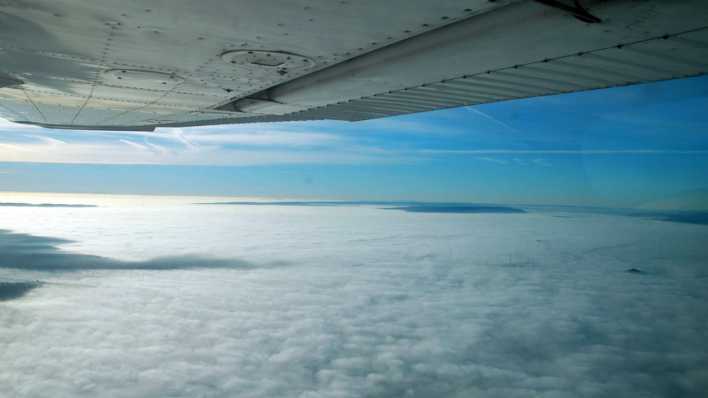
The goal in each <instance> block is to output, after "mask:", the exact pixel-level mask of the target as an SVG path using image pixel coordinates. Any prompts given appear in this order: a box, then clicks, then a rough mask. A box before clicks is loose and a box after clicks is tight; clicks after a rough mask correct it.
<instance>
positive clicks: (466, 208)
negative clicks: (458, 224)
mask: <svg viewBox="0 0 708 398" xmlns="http://www.w3.org/2000/svg"><path fill="white" fill-rule="evenodd" d="M385 210H402V211H406V212H409V213H454V214H478V213H496V214H498V213H502V214H514V213H526V211H525V210H523V209H518V208H515V207H507V206H487V205H436V206H430V205H426V206H399V207H387V208H385Z"/></svg>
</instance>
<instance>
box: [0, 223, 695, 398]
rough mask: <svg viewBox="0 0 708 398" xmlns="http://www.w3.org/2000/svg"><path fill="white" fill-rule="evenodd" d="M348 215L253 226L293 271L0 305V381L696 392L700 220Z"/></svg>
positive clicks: (235, 391)
mask: <svg viewBox="0 0 708 398" xmlns="http://www.w3.org/2000/svg"><path fill="white" fill-rule="evenodd" d="M224 211H231V210H230V209H225V210H224ZM282 211H283V212H286V213H287V212H313V211H315V212H320V214H325V216H323V217H324V218H326V214H327V212H331V214H335V215H336V214H341V213H337V212H338V211H339V212H341V211H342V210H341V209H307V210H302V209H292V210H290V209H284V210H282ZM356 211H359V212H361V213H360V214H359V215H358V216H356V215H354V216H351V217H350V219H345V220H343V221H340V222H339V224H338V225H337V224H336V223H335V224H328V222H321V223H320V224H318V225H317V227H319V228H329V229H328V230H327V231H328V233H330V234H332V236H330V237H328V236H327V234H322V233H319V232H318V233H315V232H314V231H303V232H302V234H301V235H302V236H290V235H288V234H287V232H288V231H287V230H285V231H282V232H284V233H286V235H277V234H276V235H273V231H271V232H270V234H271V236H272V239H271V240H270V241H269V242H267V243H268V245H271V246H272V245H276V246H278V248H277V249H273V248H271V249H270V250H275V251H276V253H271V255H273V256H275V257H280V258H281V259H283V260H289V261H291V262H293V263H295V265H293V266H289V267H282V268H277V267H276V268H267V269H259V268H258V267H255V268H249V269H231V270H228V269H202V270H169V271H155V270H135V271H90V272H89V271H86V272H78V273H72V274H71V275H69V274H63V276H60V277H56V278H55V279H56V280H57V282H58V283H57V284H47V285H45V286H42V287H41V288H38V289H35V290H33V291H32V292H31V293H30V294H28V295H26V296H25V297H23V298H21V299H18V300H14V301H9V302H5V303H3V304H1V305H0V325H2V328H0V343H1V344H2V345H3V349H2V350H0V363H2V369H0V396H12V397H44V396H52V397H75V396H79V397H81V396H86V397H89V396H91V397H93V396H110V397H156V396H160V397H234V396H238V397H275V396H278V397H280V396H295V397H303V398H304V397H307V398H313V397H393V396H401V397H443V396H450V397H470V396H480V397H528V396H544V397H568V396H586V397H606V396H643V397H664V396H676V397H680V396H682V397H691V396H695V397H699V396H704V395H705V393H706V391H708V347H706V345H705V341H708V340H707V338H708V332H707V329H706V327H705V325H706V322H708V314H707V313H706V311H705V308H707V307H706V304H707V301H708V293H706V291H708V289H706V287H707V286H706V285H707V283H708V282H707V281H706V277H707V276H708V274H707V273H706V271H705V269H704V268H705V267H704V266H703V264H704V262H705V259H706V258H707V257H706V255H708V251H707V250H706V249H705V248H703V246H705V245H699V244H697V242H700V241H703V242H705V241H706V240H705V239H706V238H708V232H707V228H706V227H705V226H699V225H688V224H677V223H669V222H660V221H648V220H642V219H634V218H618V217H609V216H592V217H578V218H555V217H553V216H552V215H539V214H523V215H465V216H456V215H453V216H450V215H423V216H421V215H419V214H407V213H397V212H385V211H378V212H377V210H368V209H363V210H356ZM356 211H354V210H349V212H350V213H355V212H356ZM322 212H324V213H322ZM373 212H377V213H375V214H376V215H377V216H378V217H388V218H387V219H386V220H385V222H381V223H378V224H377V225H378V227H377V228H380V230H378V231H377V230H374V229H371V228H370V227H365V226H362V225H364V224H360V225H355V224H353V221H352V220H354V219H356V218H357V217H360V216H367V215H368V216H371V215H372V214H374V213H373ZM283 214H284V213H283ZM308 214H310V213H308ZM331 214H330V215H331ZM281 216H283V215H282V214H281ZM283 217H284V216H283ZM332 219H334V218H329V220H330V221H329V223H331V222H332ZM314 223H315V224H317V222H314ZM411 226H415V227H411ZM475 226H476V227H477V228H473V227H475ZM495 226H496V228H495ZM367 228H368V229H367ZM343 231H349V234H344V232H343ZM254 234H256V235H258V234H259V232H258V231H255V232H254ZM260 237H262V236H260ZM231 238H233V236H232V237H231ZM313 242H314V243H313ZM317 242H319V243H317ZM308 243H309V245H308ZM313 244H314V246H313ZM254 247H255V246H254ZM254 250H255V253H254V252H253V251H252V253H254V255H257V254H258V249H254ZM509 253H511V254H509ZM286 257H287V258H286ZM249 260H253V259H249ZM263 261H266V260H263ZM629 267H637V268H640V269H642V270H643V271H645V273H644V274H631V273H627V272H625V270H626V269H627V268H629ZM62 282H70V283H66V284H62ZM72 283H75V284H81V285H82V286H84V287H76V286H75V285H72Z"/></svg>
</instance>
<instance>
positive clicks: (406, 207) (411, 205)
mask: <svg viewBox="0 0 708 398" xmlns="http://www.w3.org/2000/svg"><path fill="white" fill-rule="evenodd" d="M195 204H197V205H232V206H314V207H320V206H387V207H382V209H383V210H401V211H406V212H410V213H458V214H462V213H526V211H525V210H523V209H520V208H516V207H509V206H502V205H490V204H472V203H436V202H411V201H405V202H400V201H390V202H386V201H280V202H211V203H195Z"/></svg>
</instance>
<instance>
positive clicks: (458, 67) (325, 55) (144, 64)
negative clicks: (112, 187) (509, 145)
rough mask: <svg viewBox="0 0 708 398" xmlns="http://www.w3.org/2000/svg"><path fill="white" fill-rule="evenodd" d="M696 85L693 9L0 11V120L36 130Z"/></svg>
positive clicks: (701, 66)
mask: <svg viewBox="0 0 708 398" xmlns="http://www.w3.org/2000/svg"><path fill="white" fill-rule="evenodd" d="M580 3H582V4H580ZM706 71H708V2H706V1H702V0H686V1H671V2H668V1H652V0H646V1H636V0H618V1H582V2H573V1H565V2H563V1H560V0H559V1H530V0H527V1H518V0H507V1H494V2H491V1H487V0H476V1H474V0H469V1H461V0H459V1H458V0H438V1H427V0H387V1H373V0H366V1H362V0H359V1H354V0H351V1H346V0H345V1H332V0H307V1H286V2H283V1H278V0H259V1H233V0H229V1H227V0H200V1H189V0H172V1H169V2H167V1H161V0H144V1H140V2H119V1H114V0H110V1H109V0H93V1H90V2H87V1H81V0H61V1H60V0H18V1H9V2H2V4H0V116H2V117H4V118H6V119H9V120H13V121H16V122H22V123H31V124H36V125H41V126H45V127H56V128H72V129H106V130H124V129H130V130H152V129H154V128H155V127H160V126H193V125H207V124H225V123H249V122H271V121H298V120H319V119H335V120H348V121H357V120H365V119H372V118H380V117H387V116H393V115H402V114H408V113H416V112H425V111H431V110H436V109H442V108H450V107H457V106H463V105H476V104H484V103H490V102H497V101H505V100H511V99H517V98H526V97H534V96H541V95H550V94H560V93H568V92H575V91H583V90H590V89H597V88H606V87H614V86H622V85H628V84H636V83H642V82H651V81H657V80H666V79H674V78H680V77H687V76H696V75H701V74H705V73H706Z"/></svg>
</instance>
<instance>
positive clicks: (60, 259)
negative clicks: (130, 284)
mask: <svg viewBox="0 0 708 398" xmlns="http://www.w3.org/2000/svg"><path fill="white" fill-rule="evenodd" d="M70 242H71V241H68V240H65V239H57V238H51V237H43V236H34V235H27V234H18V233H12V232H8V231H3V230H0V268H13V269H23V270H33V271H78V270H99V269H123V270H169V269H188V268H255V266H254V265H253V264H251V263H249V262H246V261H243V260H237V259H224V258H210V257H204V256H196V255H185V256H169V257H157V258H154V259H150V260H144V261H122V260H116V259H112V258H107V257H101V256H94V255H87V254H80V253H69V252H65V251H63V250H60V249H59V248H58V245H60V244H65V243H70Z"/></svg>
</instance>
